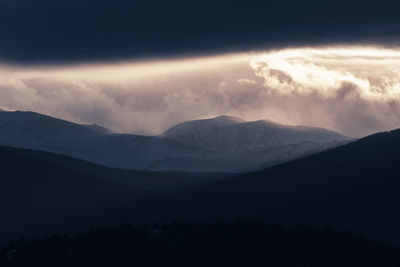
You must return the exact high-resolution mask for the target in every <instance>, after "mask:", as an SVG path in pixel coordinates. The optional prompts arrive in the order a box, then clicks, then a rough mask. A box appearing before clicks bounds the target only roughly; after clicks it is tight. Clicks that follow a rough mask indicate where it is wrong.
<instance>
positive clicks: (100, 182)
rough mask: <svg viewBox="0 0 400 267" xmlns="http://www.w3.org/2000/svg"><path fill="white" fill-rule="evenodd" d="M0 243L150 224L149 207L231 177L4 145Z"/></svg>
mask: <svg viewBox="0 0 400 267" xmlns="http://www.w3.org/2000/svg"><path fill="white" fill-rule="evenodd" d="M0 165H1V170H0V210H1V220H0V243H4V242H5V241H7V240H8V239H10V238H17V237H19V236H28V237H31V236H32V237H40V236H47V235H50V234H52V233H55V232H62V233H68V232H74V231H81V230H87V229H89V228H91V227H102V226H113V225H117V224H120V223H124V222H126V221H134V222H136V223H138V222H141V221H144V222H145V220H148V218H149V217H150V216H149V213H151V212H152V210H151V209H149V208H148V206H149V205H150V204H152V203H154V202H164V201H165V199H166V198H167V197H168V195H170V194H173V193H175V192H177V191H181V190H184V189H188V188H194V187H198V186H200V185H204V184H205V183H209V182H211V181H216V180H219V179H226V177H227V174H220V173H218V174H207V173H201V174H196V173H184V172H146V171H130V170H119V169H112V168H107V167H104V166H99V165H95V164H93V163H89V162H86V161H82V160H78V159H74V158H71V157H67V156H63V155H57V154H53V153H48V152H42V151H34V150H26V149H16V148H10V147H0Z"/></svg>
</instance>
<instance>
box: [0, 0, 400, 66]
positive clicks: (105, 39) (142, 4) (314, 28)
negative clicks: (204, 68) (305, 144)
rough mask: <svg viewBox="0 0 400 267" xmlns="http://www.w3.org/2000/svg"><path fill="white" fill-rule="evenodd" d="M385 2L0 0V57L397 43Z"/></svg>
mask: <svg viewBox="0 0 400 267" xmlns="http://www.w3.org/2000/svg"><path fill="white" fill-rule="evenodd" d="M399 26H400V17H399V16H398V13H397V8H395V6H393V5H391V3H389V2H385V1H379V3H374V4H368V3H363V2H352V3H349V2H348V1H346V2H344V1H332V2H327V1H312V0H309V1H294V0H286V1H277V2H276V3H274V2H270V1H261V0H248V1H232V0H220V1H215V0H214V1H211V0H204V1H181V0H172V1H161V0H160V1H154V0H153V1H151V0H146V1H144V0H142V1H132V0H131V1H126V0H113V1H111V0H97V1H94V0H68V1H67V0H58V1H57V0H36V1H35V0H0V40H1V42H0V59H2V60H7V61H10V62H16V63H40V62H64V61H72V62H73V61H87V60H106V59H111V60H115V59H122V58H138V57H140V58H144V57H157V56H176V55H179V54H201V53H214V52H221V51H224V52H226V51H238V50H251V49H265V48H270V47H277V46H286V45H289V46H293V45H301V44H305V45H310V44H316V43H331V42H336V43H337V42H345V43H348V42H365V41H367V42H381V43H387V44H392V43H393V42H397V40H398V37H399V32H400V31H399V29H400V27H399Z"/></svg>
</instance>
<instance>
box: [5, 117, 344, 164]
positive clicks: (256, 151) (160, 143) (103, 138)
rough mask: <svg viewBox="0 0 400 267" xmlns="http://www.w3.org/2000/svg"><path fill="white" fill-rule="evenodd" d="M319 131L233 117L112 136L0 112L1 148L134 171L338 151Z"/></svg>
mask: <svg viewBox="0 0 400 267" xmlns="http://www.w3.org/2000/svg"><path fill="white" fill-rule="evenodd" d="M347 140H349V138H347V137H346V136H343V135H340V134H338V133H335V132H332V131H328V130H325V129H320V128H313V127H305V126H286V125H280V124H276V123H272V122H268V121H254V122H246V121H244V120H242V119H239V118H235V117H231V116H220V117H217V118H213V119H205V120H195V121H189V122H184V123H181V124H178V125H176V126H174V127H172V128H170V129H169V130H167V131H166V132H164V133H163V134H161V135H160V136H142V135H134V134H116V133H112V132H111V131H109V130H107V129H105V128H103V127H101V126H98V125H80V124H75V123H71V122H68V121H65V120H60V119H56V118H53V117H49V116H45V115H41V114H38V113H34V112H22V111H15V112H9V111H0V145H5V146H12V147H20V148H30V149H37V150H43V151H49V152H54V153H60V154H65V155H68V156H72V157H76V158H80V159H84V160H88V161H91V162H94V163H98V164H102V165H105V166H110V167H117V168H124V169H138V170H144V169H146V170H159V171H161V170H183V171H196V172H199V171H201V172H209V171H213V172H215V171H223V172H242V171H249V170H255V169H259V168H263V167H267V166H271V165H274V164H277V163H280V162H283V161H287V160H291V159H294V158H297V157H300V156H303V155H306V154H310V153H314V152H318V151H321V150H324V149H327V148H330V147H334V146H337V145H339V144H342V143H345V142H347Z"/></svg>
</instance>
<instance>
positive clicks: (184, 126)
mask: <svg viewBox="0 0 400 267" xmlns="http://www.w3.org/2000/svg"><path fill="white" fill-rule="evenodd" d="M243 122H245V121H244V120H242V119H240V118H237V117H233V116H228V115H222V116H218V117H215V118H210V119H201V120H193V121H187V122H182V123H179V124H177V125H175V126H173V127H171V128H170V129H168V130H167V131H165V132H164V133H163V134H162V136H164V137H171V136H176V135H188V134H194V133H198V132H209V131H212V130H216V129H218V128H220V127H224V126H228V125H234V124H239V123H243Z"/></svg>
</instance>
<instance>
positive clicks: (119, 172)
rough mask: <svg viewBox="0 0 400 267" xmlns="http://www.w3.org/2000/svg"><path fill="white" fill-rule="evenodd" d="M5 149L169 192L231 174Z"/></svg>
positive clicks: (3, 148) (99, 175) (93, 173)
mask: <svg viewBox="0 0 400 267" xmlns="http://www.w3.org/2000/svg"><path fill="white" fill-rule="evenodd" d="M1 151H6V152H9V153H12V154H14V155H18V156H21V157H23V158H26V159H38V160H42V161H46V162H49V163H51V164H57V165H61V166H64V167H67V168H70V169H74V170H78V171H80V172H84V173H87V174H90V175H93V176H96V177H100V178H104V179H106V180H109V181H112V182H118V183H120V184H124V185H129V186H133V187H135V188H138V189H142V190H145V191H148V192H156V193H162V194H171V193H175V192H178V191H181V190H185V189H189V188H193V187H199V186H201V185H204V184H207V183H210V182H215V181H218V180H220V179H226V178H228V177H231V176H232V174H229V173H205V172H202V173H194V172H179V171H164V172H161V171H157V172H151V171H138V170H126V169H116V168H109V167H105V166H102V165H97V164H94V163H91V162H88V161H84V160H80V159H76V158H72V157H68V156H64V155H60V154H54V153H49V152H43V151H38V150H30V149H20V148H12V147H2V146H0V152H1Z"/></svg>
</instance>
